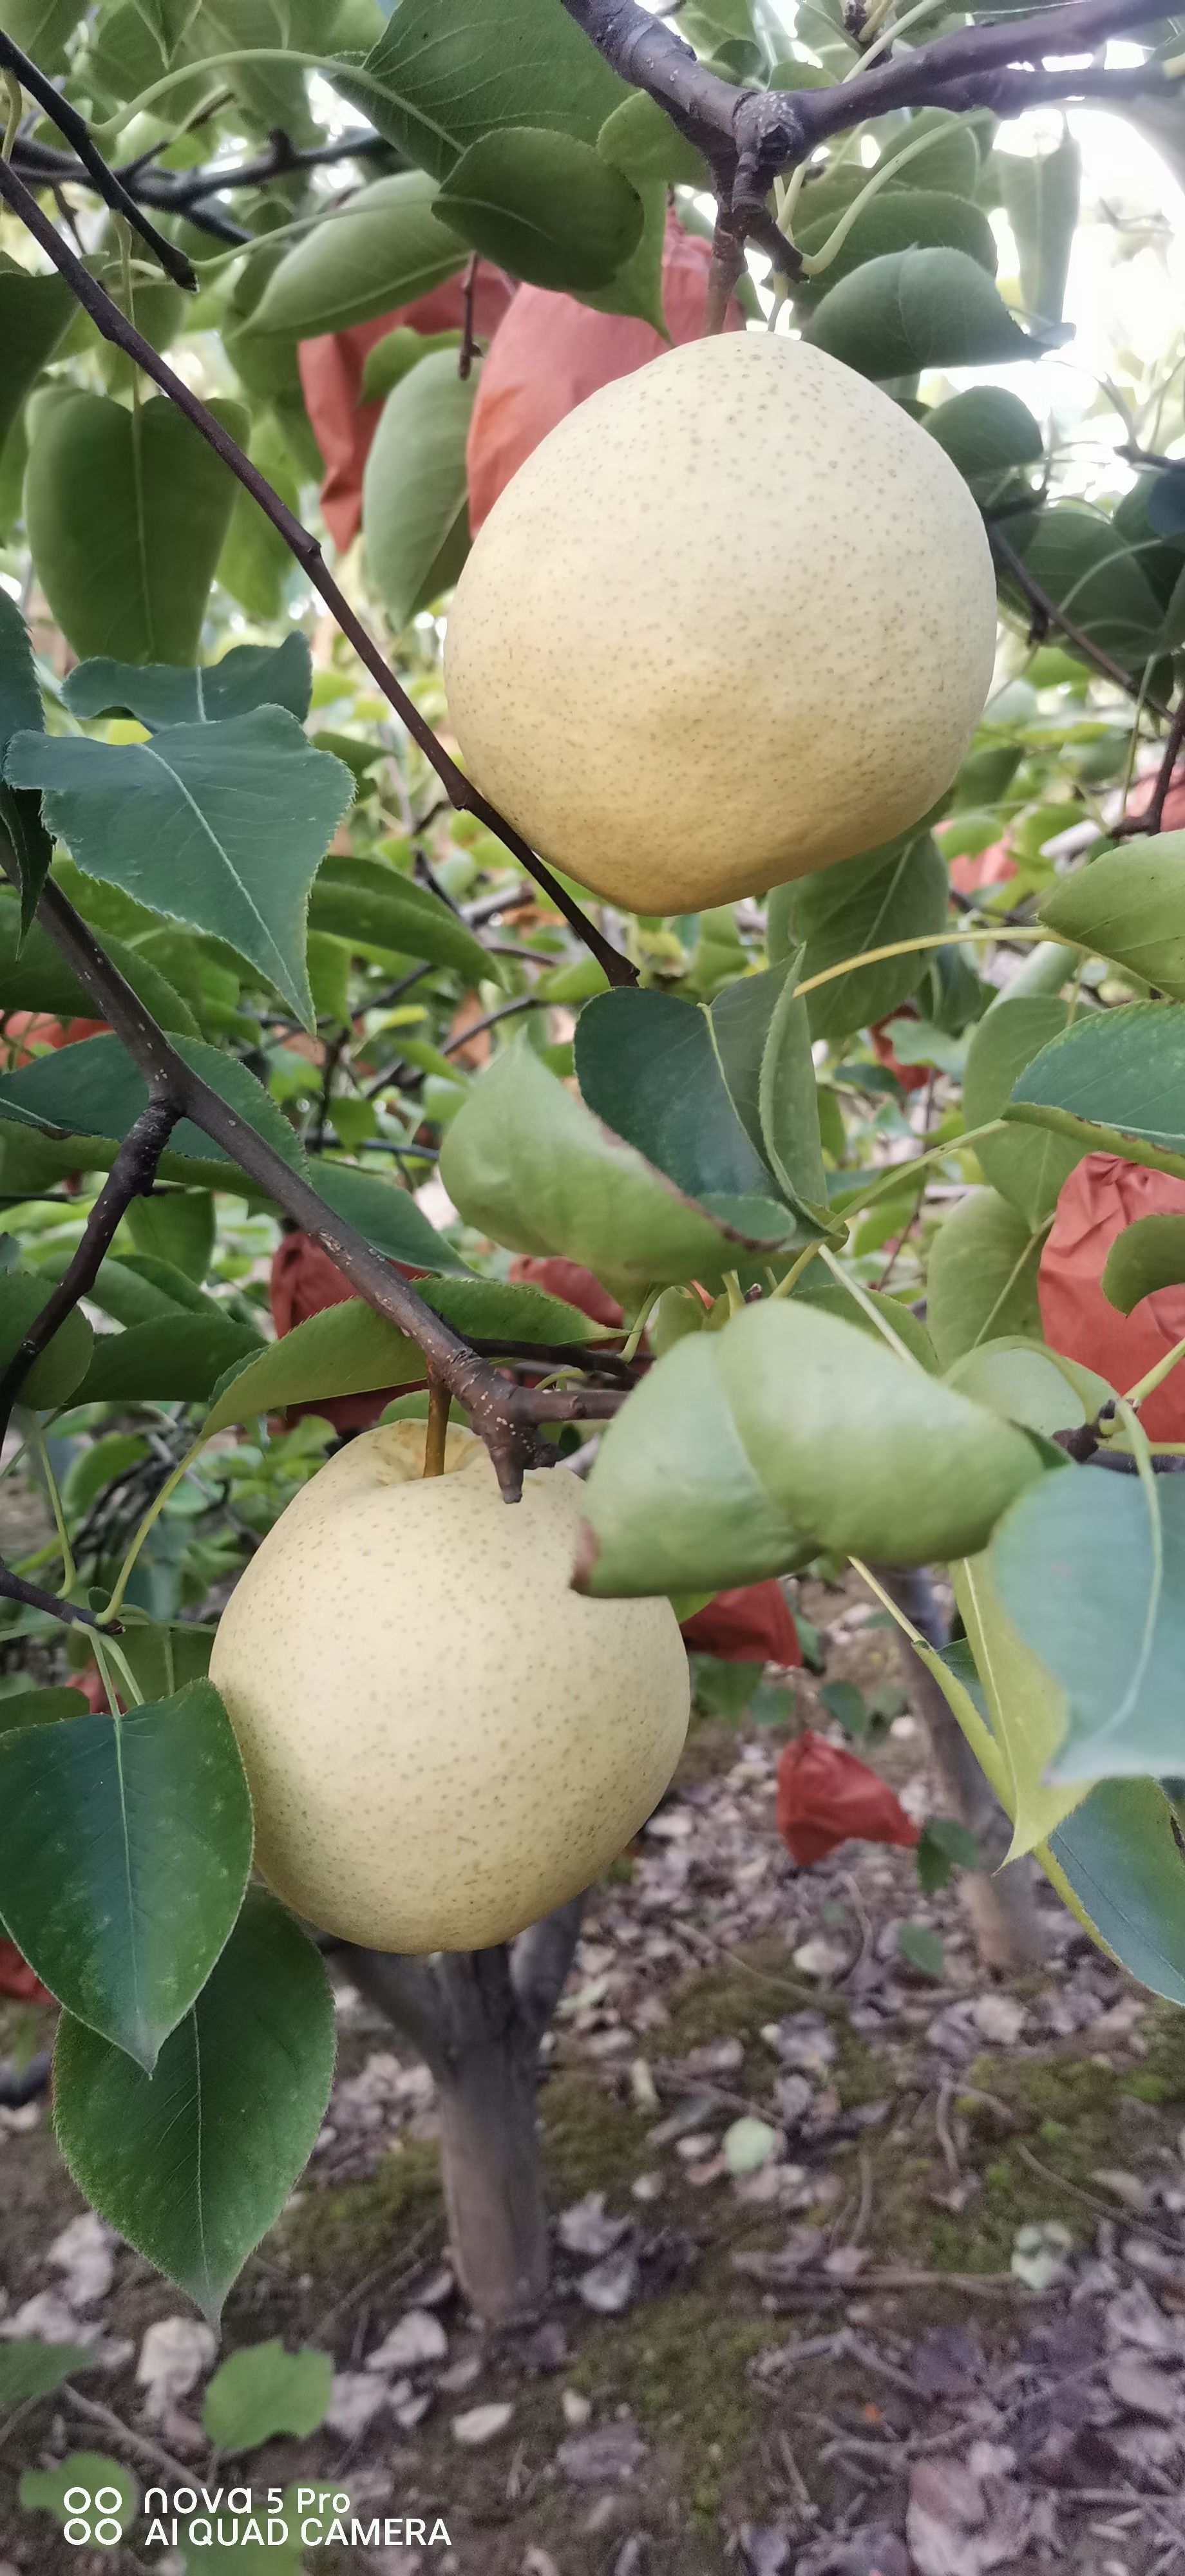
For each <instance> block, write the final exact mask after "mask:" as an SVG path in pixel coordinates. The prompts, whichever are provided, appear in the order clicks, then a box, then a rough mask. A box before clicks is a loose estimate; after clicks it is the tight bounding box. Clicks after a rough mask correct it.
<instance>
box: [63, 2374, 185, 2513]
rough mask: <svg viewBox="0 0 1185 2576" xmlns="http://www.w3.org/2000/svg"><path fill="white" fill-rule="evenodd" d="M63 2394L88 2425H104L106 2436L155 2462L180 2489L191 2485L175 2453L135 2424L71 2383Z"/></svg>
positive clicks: (67, 2384) (143, 2457)
mask: <svg viewBox="0 0 1185 2576" xmlns="http://www.w3.org/2000/svg"><path fill="white" fill-rule="evenodd" d="M59 2393H60V2395H61V2396H62V2397H64V2399H65V2401H66V2404H67V2405H68V2406H70V2407H72V2408H73V2410H74V2413H75V2414H76V2415H85V2416H86V2418H87V2421H88V2423H91V2424H101V2425H102V2427H103V2430H104V2432H105V2433H112V2434H114V2435H116V2437H117V2438H118V2440H119V2441H121V2442H125V2443H126V2444H127V2447H128V2449H129V2451H134V2452H136V2453H137V2454H138V2455H139V2457H140V2459H142V2460H151V2461H152V2462H153V2463H154V2465H155V2466H156V2467H157V2468H158V2469H164V2470H165V2471H166V2472H167V2474H168V2476H169V2477H171V2478H175V2479H176V2481H177V2484H178V2486H182V2487H184V2486H187V2485H188V2483H189V2477H190V2472H189V2470H188V2469H184V2468H182V2465H181V2462H180V2460H175V2459H174V2458H173V2454H172V2452H171V2451H166V2450H165V2449H164V2447H163V2445H162V2444H161V2443H160V2442H154V2441H153V2440H152V2439H151V2437H150V2436H149V2435H148V2434H147V2433H136V2432H133V2430H132V2427H131V2425H130V2424H125V2423H124V2420H123V2417H122V2415H117V2414H116V2413H115V2410H114V2407H111V2406H101V2405H100V2404H99V2401H98V2399H97V2398H96V2397H80V2396H79V2393H78V2390H77V2389H76V2388H75V2387H74V2386H73V2384H72V2382H71V2381H69V2380H67V2382H66V2385H65V2387H64V2388H63V2389H62V2390H61V2391H60V2392H59Z"/></svg>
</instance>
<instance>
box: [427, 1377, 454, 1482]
mask: <svg viewBox="0 0 1185 2576" xmlns="http://www.w3.org/2000/svg"><path fill="white" fill-rule="evenodd" d="M448 1416H449V1391H448V1388H447V1386H446V1385H445V1382H444V1379H443V1378H442V1377H437V1375H436V1372H435V1370H434V1369H430V1370H429V1372H428V1432H427V1437H426V1439H425V1442H424V1474H425V1475H426V1476H443V1474H444V1448H445V1439H446V1436H447V1433H448Z"/></svg>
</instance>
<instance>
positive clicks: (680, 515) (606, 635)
mask: <svg viewBox="0 0 1185 2576" xmlns="http://www.w3.org/2000/svg"><path fill="white" fill-rule="evenodd" d="M995 638H996V590H995V580H994V577H993V573H992V562H991V556H990V553H989V550H988V544H987V539H986V537H985V535H984V531H983V522H982V520H981V518H980V515H979V511H978V510H977V508H976V506H975V503H974V501H973V500H972V498H971V495H970V493H969V491H968V489H967V486H966V484H965V483H964V481H963V479H962V476H961V475H960V474H959V473H958V471H957V469H956V468H955V467H954V466H953V465H952V464H951V462H950V459H949V457H948V456H946V455H945V454H944V453H943V450H942V449H941V448H940V447H939V445H938V442H937V440H936V439H933V438H929V437H927V435H926V433H925V431H924V430H922V429H920V428H919V427H918V425H917V423H916V421H913V420H911V419H910V417H909V415H908V413H907V412H905V411H903V410H902V409H901V407H900V405H899V404H897V403H894V402H892V401H891V400H890V399H889V397H888V395H887V394H884V393H882V392H881V391H880V389H879V387H878V386H876V385H873V384H869V383H868V382H867V381H866V379H865V378H864V377H863V376H858V375H855V374H853V372H852V370H851V369H850V368H848V367H844V366H841V365H840V363H839V361H838V360H837V359H835V358H831V357H828V356H827V355H826V353H825V352H824V351H823V350H821V349H815V348H812V347H810V346H808V345H807V344H806V343H805V342H804V341H802V340H789V339H782V338H776V337H772V336H771V335H770V334H769V333H767V332H760V333H758V332H736V333H731V332H730V333H728V334H726V335H725V336H723V337H722V338H720V339H713V340H700V341H695V342H693V343H692V344H691V345H690V346H688V347H686V348H679V349H672V350H669V351H667V352H665V353H664V354H663V356H661V357H659V358H655V359H653V360H652V361H651V363H650V364H649V365H648V366H645V367H640V368H639V369H638V370H637V371H636V373H634V374H633V375H630V376H624V377H621V378H620V379H619V380H618V381H617V382H616V383H614V384H611V385H606V386H604V387H603V389H602V390H601V391H600V392H599V393H595V394H593V395H591V396H590V398H589V399H588V401H587V402H583V403H581V404H580V405H579V406H578V408H577V409H576V410H575V411H572V412H569V414H568V416H567V418H566V419H565V420H563V421H561V422H560V424H559V426H558V427H557V428H556V429H553V430H552V432H551V434H550V436H549V437H547V438H545V439H544V440H543V441H542V443H541V444H540V445H539V446H538V447H537V448H536V449H535V450H534V453H533V454H532V455H531V456H529V457H528V458H527V460H526V463H525V464H524V465H522V466H521V467H520V469H519V471H518V473H517V474H516V475H515V476H514V477H513V479H512V481H511V482H510V483H508V484H507V486H506V489H505V491H504V492H503V493H502V494H501V496H500V498H499V500H498V501H497V503H496V504H495V507H494V509H493V510H492V511H491V512H490V515H489V517H488V518H487V519H486V521H485V523H484V525H483V526H482V528H481V530H480V532H479V535H478V537H477V540H476V543H475V545H474V547H473V551H472V553H471V554H470V556H469V559H468V562H467V564H466V566H465V569H464V571H463V573H462V575H461V579H460V582H459V583H458V586H457V591H456V596H455V598H454V601H453V606H452V611H451V614H450V617H449V624H448V635H447V640H446V646H445V686H446V689H447V693H448V704H449V713H450V716H451V720H452V724H453V728H454V730H455V733H456V736H457V740H458V742H459V744H460V746H461V751H462V754H463V756H464V759H465V762H466V765H467V767H468V769H469V771H470V774H471V776H472V777H473V778H474V780H475V781H476V783H477V785H478V787H479V788H481V790H482V791H483V793H484V794H485V795H486V796H487V797H489V798H490V800H491V801H492V803H494V804H495V805H497V806H498V807H499V808H500V809H501V811H502V812H503V813H504V814H506V815H508V816H509V818H510V820H511V822H513V823H515V824H517V826H518V829H519V830H520V832H522V833H524V834H525V835H526V838H527V839H528V840H529V841H531V842H532V843H533V845H534V846H535V848H536V849H538V850H539V851H540V852H541V854H542V855H543V857H544V858H546V859H548V860H550V861H551V862H552V864H553V865H554V866H557V867H560V868H563V869H564V870H565V871H566V872H567V873H568V874H569V875H570V876H574V877H577V878H578V879H579V880H580V882H581V883H582V884H583V885H586V886H589V887H591V888H592V889H593V891H594V892H595V893H597V894H600V895H605V896H607V897H608V898H609V900H610V901H611V902H613V903H616V904H620V905H621V906H623V907H624V908H625V909H627V910H631V911H635V912H646V913H682V912H695V911H700V910H705V909H708V908H709V907H711V906H712V905H714V904H722V903H728V902H731V901H733V900H734V899H735V898H736V897H737V896H738V895H743V894H752V893H756V892H759V891H761V890H763V889H764V888H766V887H768V886H771V885H779V884H782V883H784V882H785V881H786V880H787V879H789V878H791V877H798V876H807V875H810V874H811V873H812V872H813V871H814V870H815V869H818V868H823V867H829V866H831V865H833V864H834V862H835V861H837V860H839V859H850V858H852V857H853V856H854V855H855V853H856V852H857V851H860V850H866V849H871V848H875V847H878V846H879V845H880V844H881V843H882V842H884V841H888V840H891V839H893V837H894V836H895V835H896V834H897V833H899V832H902V831H904V830H906V829H907V828H908V827H909V826H910V825H911V824H913V823H916V822H917V821H918V820H919V819H920V817H921V816H922V815H923V814H926V813H928V812H929V810H930V808H931V807H932V806H933V805H934V803H935V801H936V799H938V798H939V797H941V796H942V795H943V793H944V792H945V790H946V789H947V788H948V787H949V785H950V783H951V781H952V779H953V777H954V775H955V771H956V770H957V769H958V767H959V765H960V763H961V761H962V759H963V756H964V753H965V751H966V749H967V745H968V743H969V741H970V739H971V735H972V732H973V731H974V728H975V725H976V723H977V722H978V719H979V717H980V715H981V713H982V711H983V706H984V702H985V699H986V697H987V693H988V689H989V687H990V685H991V676H992V664H993V659H994V654H995Z"/></svg>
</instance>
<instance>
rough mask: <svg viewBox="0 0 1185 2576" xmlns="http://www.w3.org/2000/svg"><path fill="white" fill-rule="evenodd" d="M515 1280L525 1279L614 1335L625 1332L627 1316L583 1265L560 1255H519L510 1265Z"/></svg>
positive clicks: (522, 1253) (525, 1253) (516, 1255)
mask: <svg viewBox="0 0 1185 2576" xmlns="http://www.w3.org/2000/svg"><path fill="white" fill-rule="evenodd" d="M510 1276H511V1278H512V1279H525V1280H527V1281H528V1282H529V1284H530V1286H531V1287H532V1288H543V1289H545V1290H546V1292H547V1295H548V1296H549V1297H562V1298H563V1299H564V1300H565V1303H566V1304H567V1305H569V1306H578V1307H579V1308H580V1312H581V1314H582V1315H587V1316H588V1317H589V1318H590V1320H591V1322H593V1323H594V1324H605V1325H607V1326H608V1328H609V1330H610V1331H612V1332H614V1333H620V1332H624V1330H625V1316H624V1315H623V1313H622V1311H621V1308H620V1306H619V1305H618V1303H617V1299H616V1297H611V1296H610V1294H609V1291H608V1289H607V1288H602V1286H601V1283H600V1280H599V1279H594V1277H593V1274H592V1272H591V1270H586V1269H585V1267H584V1264H583V1262H581V1261H566V1260H565V1259H564V1258H563V1256H562V1254H560V1253H538V1254H537V1253H534V1252H516V1254H515V1256H514V1259H513V1261H512V1262H511V1265H510Z"/></svg>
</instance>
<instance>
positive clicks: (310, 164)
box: [12, 128, 403, 244]
mask: <svg viewBox="0 0 1185 2576" xmlns="http://www.w3.org/2000/svg"><path fill="white" fill-rule="evenodd" d="M12 160H13V167H14V169H16V170H18V171H19V173H20V175H21V177H22V179H27V180H29V181H30V182H31V184H32V185H33V186H35V187H36V186H50V187H58V188H61V187H93V186H94V185H95V180H94V178H93V175H92V173H91V171H90V170H89V168H88V167H87V165H86V164H85V163H84V162H83V161H82V160H80V159H78V158H76V157H75V156H74V155H73V154H71V153H69V152H59V151H58V150H57V149H56V147H55V146H54V145H53V144H52V143H42V142H41V141H40V140H39V139H38V138H37V137H36V136H33V135H21V136H19V137H18V140H17V142H16V145H15V147H14V150H13V155H12ZM373 160H380V161H382V163H383V164H384V166H385V167H389V168H391V169H400V168H402V167H403V163H402V160H401V156H400V155H399V153H398V152H397V151H396V150H395V147H394V145H393V144H391V143H388V142H387V140H386V137H385V136H384V135H382V134H372V133H371V132H370V131H369V129H367V128H359V129H358V130H357V131H356V132H353V133H350V134H343V135H342V136H341V137H340V138H339V140H337V141H336V142H332V143H324V144H320V143H318V144H311V145H310V146H309V147H308V148H307V149H305V148H303V147H301V148H300V149H298V148H297V146H296V145H295V144H293V143H291V142H290V141H289V138H288V136H287V135H286V134H280V133H277V134H275V135H273V137H272V141H271V143H270V145H269V146H268V149H267V151H266V152H259V153H256V155H255V157H254V159H253V160H250V161H238V162H232V163H219V162H217V161H210V162H205V163H203V164H202V166H201V167H200V168H199V169H196V170H158V169H156V168H154V167H153V164H152V161H151V159H149V160H148V161H147V162H145V160H144V159H143V156H141V158H140V159H139V160H137V161H128V162H125V163H124V165H123V167H122V168H121V169H117V170H116V171H115V172H114V173H113V175H114V177H115V178H116V179H117V180H118V181H119V183H120V185H121V186H122V187H123V188H124V189H126V191H127V194H128V196H129V197H131V198H133V199H134V200H135V203H136V204H137V205H139V206H155V207H157V208H158V210H159V211H160V212H161V213H163V214H180V215H187V216H188V218H189V221H190V223H192V224H196V225H198V226H199V227H200V229H201V230H202V231H203V232H208V233H210V234H211V235H212V236H213V238H214V239H215V240H217V241H227V242H232V243H233V242H242V243H244V244H248V243H251V242H256V241H259V240H261V239H263V238H265V237H264V236H263V235H261V234H258V233H249V232H246V231H244V229H243V226H242V225H241V224H236V223H233V222H232V221H231V219H230V217H229V216H228V215H226V214H225V213H224V212H223V210H222V209H221V208H220V207H217V206H214V205H208V204H207V203H206V199H207V198H213V197H220V196H224V195H231V194H233V192H234V191H235V190H236V189H238V188H266V187H267V186H268V184H269V182H270V181H271V180H273V179H282V178H287V177H288V176H289V175H290V173H292V172H293V171H296V172H300V171H302V170H319V169H324V168H328V167H331V166H332V165H333V164H334V163H336V162H341V161H373ZM104 166H105V165H104Z"/></svg>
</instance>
